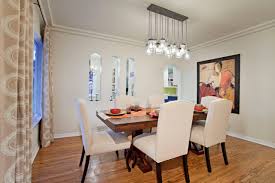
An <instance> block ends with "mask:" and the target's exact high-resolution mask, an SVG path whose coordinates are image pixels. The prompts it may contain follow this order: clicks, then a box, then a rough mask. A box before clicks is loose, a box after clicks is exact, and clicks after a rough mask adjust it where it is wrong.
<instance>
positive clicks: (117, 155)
mask: <svg viewBox="0 0 275 183" xmlns="http://www.w3.org/2000/svg"><path fill="white" fill-rule="evenodd" d="M116 157H117V159H119V154H118V151H116Z"/></svg>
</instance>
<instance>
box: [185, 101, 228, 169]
mask: <svg viewBox="0 0 275 183" xmlns="http://www.w3.org/2000/svg"><path fill="white" fill-rule="evenodd" d="M231 110H232V102H231V101H229V100H226V99H220V98H219V99H216V100H213V101H211V102H210V103H209V106H208V114H207V118H206V122H205V125H193V126H192V130H191V137H190V141H191V142H194V143H196V144H200V145H202V146H203V147H204V152H205V159H206V164H207V170H208V172H211V164H210V158H209V147H211V146H213V145H217V144H220V143H221V146H222V152H223V157H224V163H225V164H226V165H227V164H228V160H227V155H226V149H225V139H226V129H227V126H228V121H229V117H230V113H231Z"/></svg>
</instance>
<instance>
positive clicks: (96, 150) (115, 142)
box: [90, 130, 131, 155]
mask: <svg viewBox="0 0 275 183" xmlns="http://www.w3.org/2000/svg"><path fill="white" fill-rule="evenodd" d="M92 141H93V144H92V145H91V148H90V154H91V155H95V154H101V153H106V152H113V151H118V150H123V149H128V148H130V145H131V141H130V140H129V139H128V137H127V135H125V134H123V133H115V132H113V131H112V130H105V131H97V132H95V133H94V134H93V137H92Z"/></svg>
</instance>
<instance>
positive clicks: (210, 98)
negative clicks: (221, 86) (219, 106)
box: [201, 96, 219, 108]
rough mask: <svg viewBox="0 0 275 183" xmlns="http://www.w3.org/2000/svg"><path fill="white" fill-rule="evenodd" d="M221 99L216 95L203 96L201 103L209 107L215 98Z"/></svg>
mask: <svg viewBox="0 0 275 183" xmlns="http://www.w3.org/2000/svg"><path fill="white" fill-rule="evenodd" d="M217 99H219V97H215V96H206V97H202V98H201V104H202V105H203V106H205V107H206V108H209V104H210V103H211V102H212V101H213V100H217Z"/></svg>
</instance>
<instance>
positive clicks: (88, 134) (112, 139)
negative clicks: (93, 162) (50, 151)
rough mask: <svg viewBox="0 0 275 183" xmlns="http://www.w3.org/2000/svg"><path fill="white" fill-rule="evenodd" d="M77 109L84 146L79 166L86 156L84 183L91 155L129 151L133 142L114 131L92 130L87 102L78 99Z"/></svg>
mask: <svg viewBox="0 0 275 183" xmlns="http://www.w3.org/2000/svg"><path fill="white" fill-rule="evenodd" d="M76 108H77V114H78V118H79V123H80V130H81V135H82V144H83V149H82V154H81V158H80V163H79V166H81V165H82V161H83V158H84V155H86V162H85V168H84V172H83V176H82V180H81V182H82V183H83V182H84V181H85V177H86V173H87V170H88V166H89V161H90V156H91V155H96V154H102V153H107V152H113V151H118V150H123V149H128V148H130V145H131V142H130V140H128V138H127V136H124V135H123V134H122V133H115V132H113V131H112V130H103V131H96V130H92V128H91V124H90V121H89V117H88V111H87V108H86V102H85V100H83V99H77V107H76ZM127 168H128V167H127ZM128 170H129V168H128Z"/></svg>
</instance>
